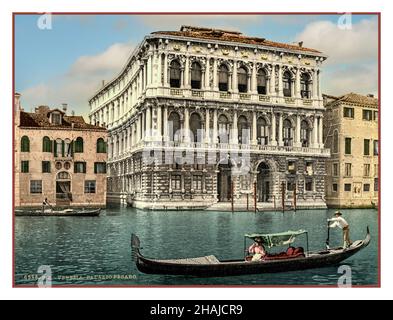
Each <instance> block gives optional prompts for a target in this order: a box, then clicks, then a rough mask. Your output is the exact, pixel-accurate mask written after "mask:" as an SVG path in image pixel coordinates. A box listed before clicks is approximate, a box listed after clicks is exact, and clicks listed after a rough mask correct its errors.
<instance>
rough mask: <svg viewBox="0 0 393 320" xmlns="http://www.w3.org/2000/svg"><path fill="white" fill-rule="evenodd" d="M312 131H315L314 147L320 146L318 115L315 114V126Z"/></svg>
mask: <svg viewBox="0 0 393 320" xmlns="http://www.w3.org/2000/svg"><path fill="white" fill-rule="evenodd" d="M312 133H313V141H312V147H313V148H318V118H317V115H314V127H313V129H312Z"/></svg>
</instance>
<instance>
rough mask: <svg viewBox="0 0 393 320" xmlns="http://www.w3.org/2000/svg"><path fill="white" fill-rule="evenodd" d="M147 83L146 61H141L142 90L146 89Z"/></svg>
mask: <svg viewBox="0 0 393 320" xmlns="http://www.w3.org/2000/svg"><path fill="white" fill-rule="evenodd" d="M146 85H147V61H146V60H144V61H143V80H142V92H143V91H144V90H145V89H146Z"/></svg>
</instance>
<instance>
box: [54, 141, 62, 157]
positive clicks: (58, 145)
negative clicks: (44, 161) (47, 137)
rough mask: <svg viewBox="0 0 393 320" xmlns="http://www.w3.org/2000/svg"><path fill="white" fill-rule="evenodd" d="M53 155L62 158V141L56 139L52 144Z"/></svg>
mask: <svg viewBox="0 0 393 320" xmlns="http://www.w3.org/2000/svg"><path fill="white" fill-rule="evenodd" d="M53 153H54V155H55V157H62V156H63V140H61V139H56V140H55V142H54V144H53Z"/></svg>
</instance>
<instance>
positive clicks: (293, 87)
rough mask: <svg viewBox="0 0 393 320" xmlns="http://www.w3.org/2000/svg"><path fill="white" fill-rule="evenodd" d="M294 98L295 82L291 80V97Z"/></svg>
mask: <svg viewBox="0 0 393 320" xmlns="http://www.w3.org/2000/svg"><path fill="white" fill-rule="evenodd" d="M294 96H295V81H294V80H292V79H291V97H294Z"/></svg>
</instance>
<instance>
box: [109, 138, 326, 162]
mask: <svg viewBox="0 0 393 320" xmlns="http://www.w3.org/2000/svg"><path fill="white" fill-rule="evenodd" d="M154 150H163V151H165V150H169V151H180V150H181V151H200V152H205V151H214V152H223V153H226V154H227V153H230V152H242V153H244V152H245V151H247V152H249V153H254V154H255V153H256V154H266V155H268V154H270V155H287V156H317V157H323V158H328V157H330V149H321V148H308V147H294V146H273V145H258V144H257V145H253V144H237V143H235V144H234V143H207V142H173V141H167V142H161V141H142V142H139V143H138V144H137V145H135V146H133V147H132V148H131V149H130V150H128V151H126V152H124V153H122V154H119V155H115V156H112V157H110V158H109V160H108V163H111V162H116V161H121V160H125V159H127V158H128V157H130V156H131V155H132V154H133V153H134V152H149V155H150V154H151V151H154Z"/></svg>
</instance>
